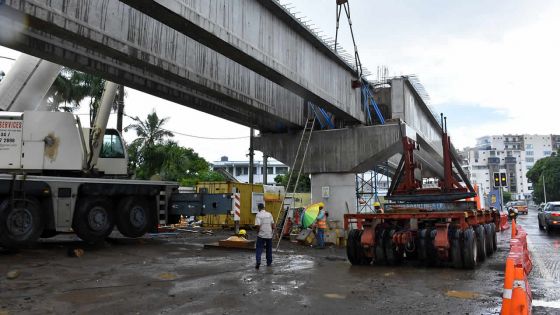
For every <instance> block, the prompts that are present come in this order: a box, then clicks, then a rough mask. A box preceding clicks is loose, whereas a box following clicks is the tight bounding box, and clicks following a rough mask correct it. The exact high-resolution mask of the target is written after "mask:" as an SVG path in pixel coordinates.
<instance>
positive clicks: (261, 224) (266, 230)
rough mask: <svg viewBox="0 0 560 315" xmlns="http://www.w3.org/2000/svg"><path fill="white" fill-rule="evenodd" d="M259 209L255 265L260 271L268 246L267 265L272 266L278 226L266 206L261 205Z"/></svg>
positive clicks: (256, 220)
mask: <svg viewBox="0 0 560 315" xmlns="http://www.w3.org/2000/svg"><path fill="white" fill-rule="evenodd" d="M257 208H258V209H259V213H257V216H256V218H255V225H256V226H257V228H258V234H257V256H256V258H257V264H256V265H255V268H256V269H259V267H260V266H261V255H262V252H263V247H264V246H266V265H267V266H270V265H272V237H273V236H274V231H275V230H276V226H275V224H274V219H273V218H272V214H271V213H270V212H268V211H266V210H265V209H264V204H262V203H259V204H258V205H257Z"/></svg>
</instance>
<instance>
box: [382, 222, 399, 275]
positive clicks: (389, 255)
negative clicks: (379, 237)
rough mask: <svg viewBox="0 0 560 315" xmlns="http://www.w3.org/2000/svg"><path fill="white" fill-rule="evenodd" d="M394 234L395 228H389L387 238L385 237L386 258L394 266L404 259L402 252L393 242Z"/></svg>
mask: <svg viewBox="0 0 560 315" xmlns="http://www.w3.org/2000/svg"><path fill="white" fill-rule="evenodd" d="M394 234H395V230H389V231H388V232H387V233H386V235H385V238H384V239H383V246H384V247H385V258H386V260H387V264H389V265H392V266H394V265H398V264H400V263H401V260H402V253H401V252H400V251H399V249H398V247H397V246H395V244H394V243H393V235H394Z"/></svg>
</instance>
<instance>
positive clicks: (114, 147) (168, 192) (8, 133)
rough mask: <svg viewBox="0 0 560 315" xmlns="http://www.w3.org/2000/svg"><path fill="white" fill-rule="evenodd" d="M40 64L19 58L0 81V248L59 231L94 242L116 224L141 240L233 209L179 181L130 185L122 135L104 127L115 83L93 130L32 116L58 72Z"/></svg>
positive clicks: (61, 116) (225, 199)
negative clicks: (187, 219)
mask: <svg viewBox="0 0 560 315" xmlns="http://www.w3.org/2000/svg"><path fill="white" fill-rule="evenodd" d="M45 63H46V62H45V61H44V60H41V59H38V58H35V57H31V56H26V55H22V57H20V58H19V59H18V61H16V64H15V65H14V69H12V71H10V72H9V73H8V75H7V76H6V78H5V79H3V80H2V81H1V82H0V91H3V92H4V93H3V94H0V109H2V110H8V111H0V245H2V246H5V247H18V246H21V245H25V244H30V243H33V242H35V241H36V240H37V239H38V238H40V237H51V236H54V235H56V234H57V233H60V232H75V233H76V234H77V235H78V236H79V237H80V238H81V239H83V240H85V241H88V242H98V241H100V240H103V239H104V238H105V237H107V236H108V235H109V234H110V233H111V232H112V231H113V228H114V226H115V225H116V226H117V228H118V230H119V231H120V232H121V233H122V234H123V235H124V236H127V237H140V236H142V235H143V234H145V233H146V232H148V231H156V230H157V226H158V224H170V223H176V222H178V220H179V218H180V216H181V215H200V214H202V211H203V210H202V209H204V208H207V207H210V208H214V209H215V208H220V209H223V211H225V212H227V211H228V210H230V209H231V197H230V195H228V194H218V195H209V194H208V195H204V194H197V193H194V194H192V193H191V194H182V193H179V192H178V186H179V185H178V183H176V182H165V181H154V180H133V179H130V178H129V174H128V169H127V165H128V155H127V150H126V147H125V145H124V142H123V141H122V137H121V134H120V133H119V132H118V131H117V130H114V129H107V128H106V127H107V123H108V120H109V115H110V111H111V105H112V103H113V99H114V97H115V94H116V89H117V85H116V84H115V83H112V82H106V84H105V90H104V92H103V96H102V100H101V104H100V106H99V109H98V114H97V116H96V119H95V122H94V123H93V125H92V126H91V128H84V127H82V125H81V123H80V119H79V117H78V116H76V115H73V114H72V113H65V112H49V111H41V110H36V109H37V107H38V103H39V102H40V101H41V99H42V98H43V97H44V96H45V94H46V93H47V91H48V89H49V88H50V85H51V84H52V82H53V80H54V79H55V78H56V76H57V75H58V72H59V71H60V68H61V67H60V66H58V65H54V64H50V63H46V64H45ZM14 73H15V74H14ZM37 78H40V80H37ZM30 93H31V94H33V95H32V96H30V95H29V94H30ZM14 110H16V111H14ZM187 195H188V196H187Z"/></svg>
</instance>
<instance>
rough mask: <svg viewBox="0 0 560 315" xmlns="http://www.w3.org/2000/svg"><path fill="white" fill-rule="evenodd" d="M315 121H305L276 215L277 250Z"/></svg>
mask: <svg viewBox="0 0 560 315" xmlns="http://www.w3.org/2000/svg"><path fill="white" fill-rule="evenodd" d="M315 121H316V117H315V116H313V118H308V119H307V121H306V122H305V128H304V129H303V132H302V134H301V138H300V140H299V145H298V148H297V151H296V156H295V158H294V163H293V164H292V168H291V170H290V175H289V176H288V184H287V185H286V193H285V194H284V198H283V199H282V204H281V205H280V210H279V211H278V216H277V217H276V235H278V243H277V244H276V250H278V248H279V247H280V242H281V241H282V233H283V232H284V228H285V225H286V221H287V220H286V218H287V216H288V210H289V209H285V208H284V204H285V202H286V198H287V197H288V195H290V196H291V197H292V200H293V199H294V198H293V197H294V195H295V193H296V190H297V186H298V184H299V179H300V177H301V173H302V172H303V164H304V162H305V158H306V156H307V149H308V148H309V142H310V140H311V134H312V133H313V129H314V128H315ZM294 174H297V175H296V176H295V184H294V186H293V189H292V192H291V193H288V190H289V189H290V185H291V184H292V180H293V179H294Z"/></svg>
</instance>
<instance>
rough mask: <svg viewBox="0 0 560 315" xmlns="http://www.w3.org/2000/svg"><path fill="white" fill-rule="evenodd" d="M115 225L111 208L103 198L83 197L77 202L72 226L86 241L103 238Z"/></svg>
mask: <svg viewBox="0 0 560 315" xmlns="http://www.w3.org/2000/svg"><path fill="white" fill-rule="evenodd" d="M114 226H115V218H114V215H113V209H112V207H111V203H110V201H109V200H107V199H105V198H96V197H85V198H84V199H82V200H80V201H79V202H78V205H77V206H76V210H75V211H74V218H73V220H72V228H73V229H74V231H75V232H76V234H77V235H78V236H79V237H80V238H81V239H83V240H84V241H86V242H90V243H96V242H99V241H102V240H104V239H105V238H106V237H107V236H109V234H111V231H113V227H114Z"/></svg>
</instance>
